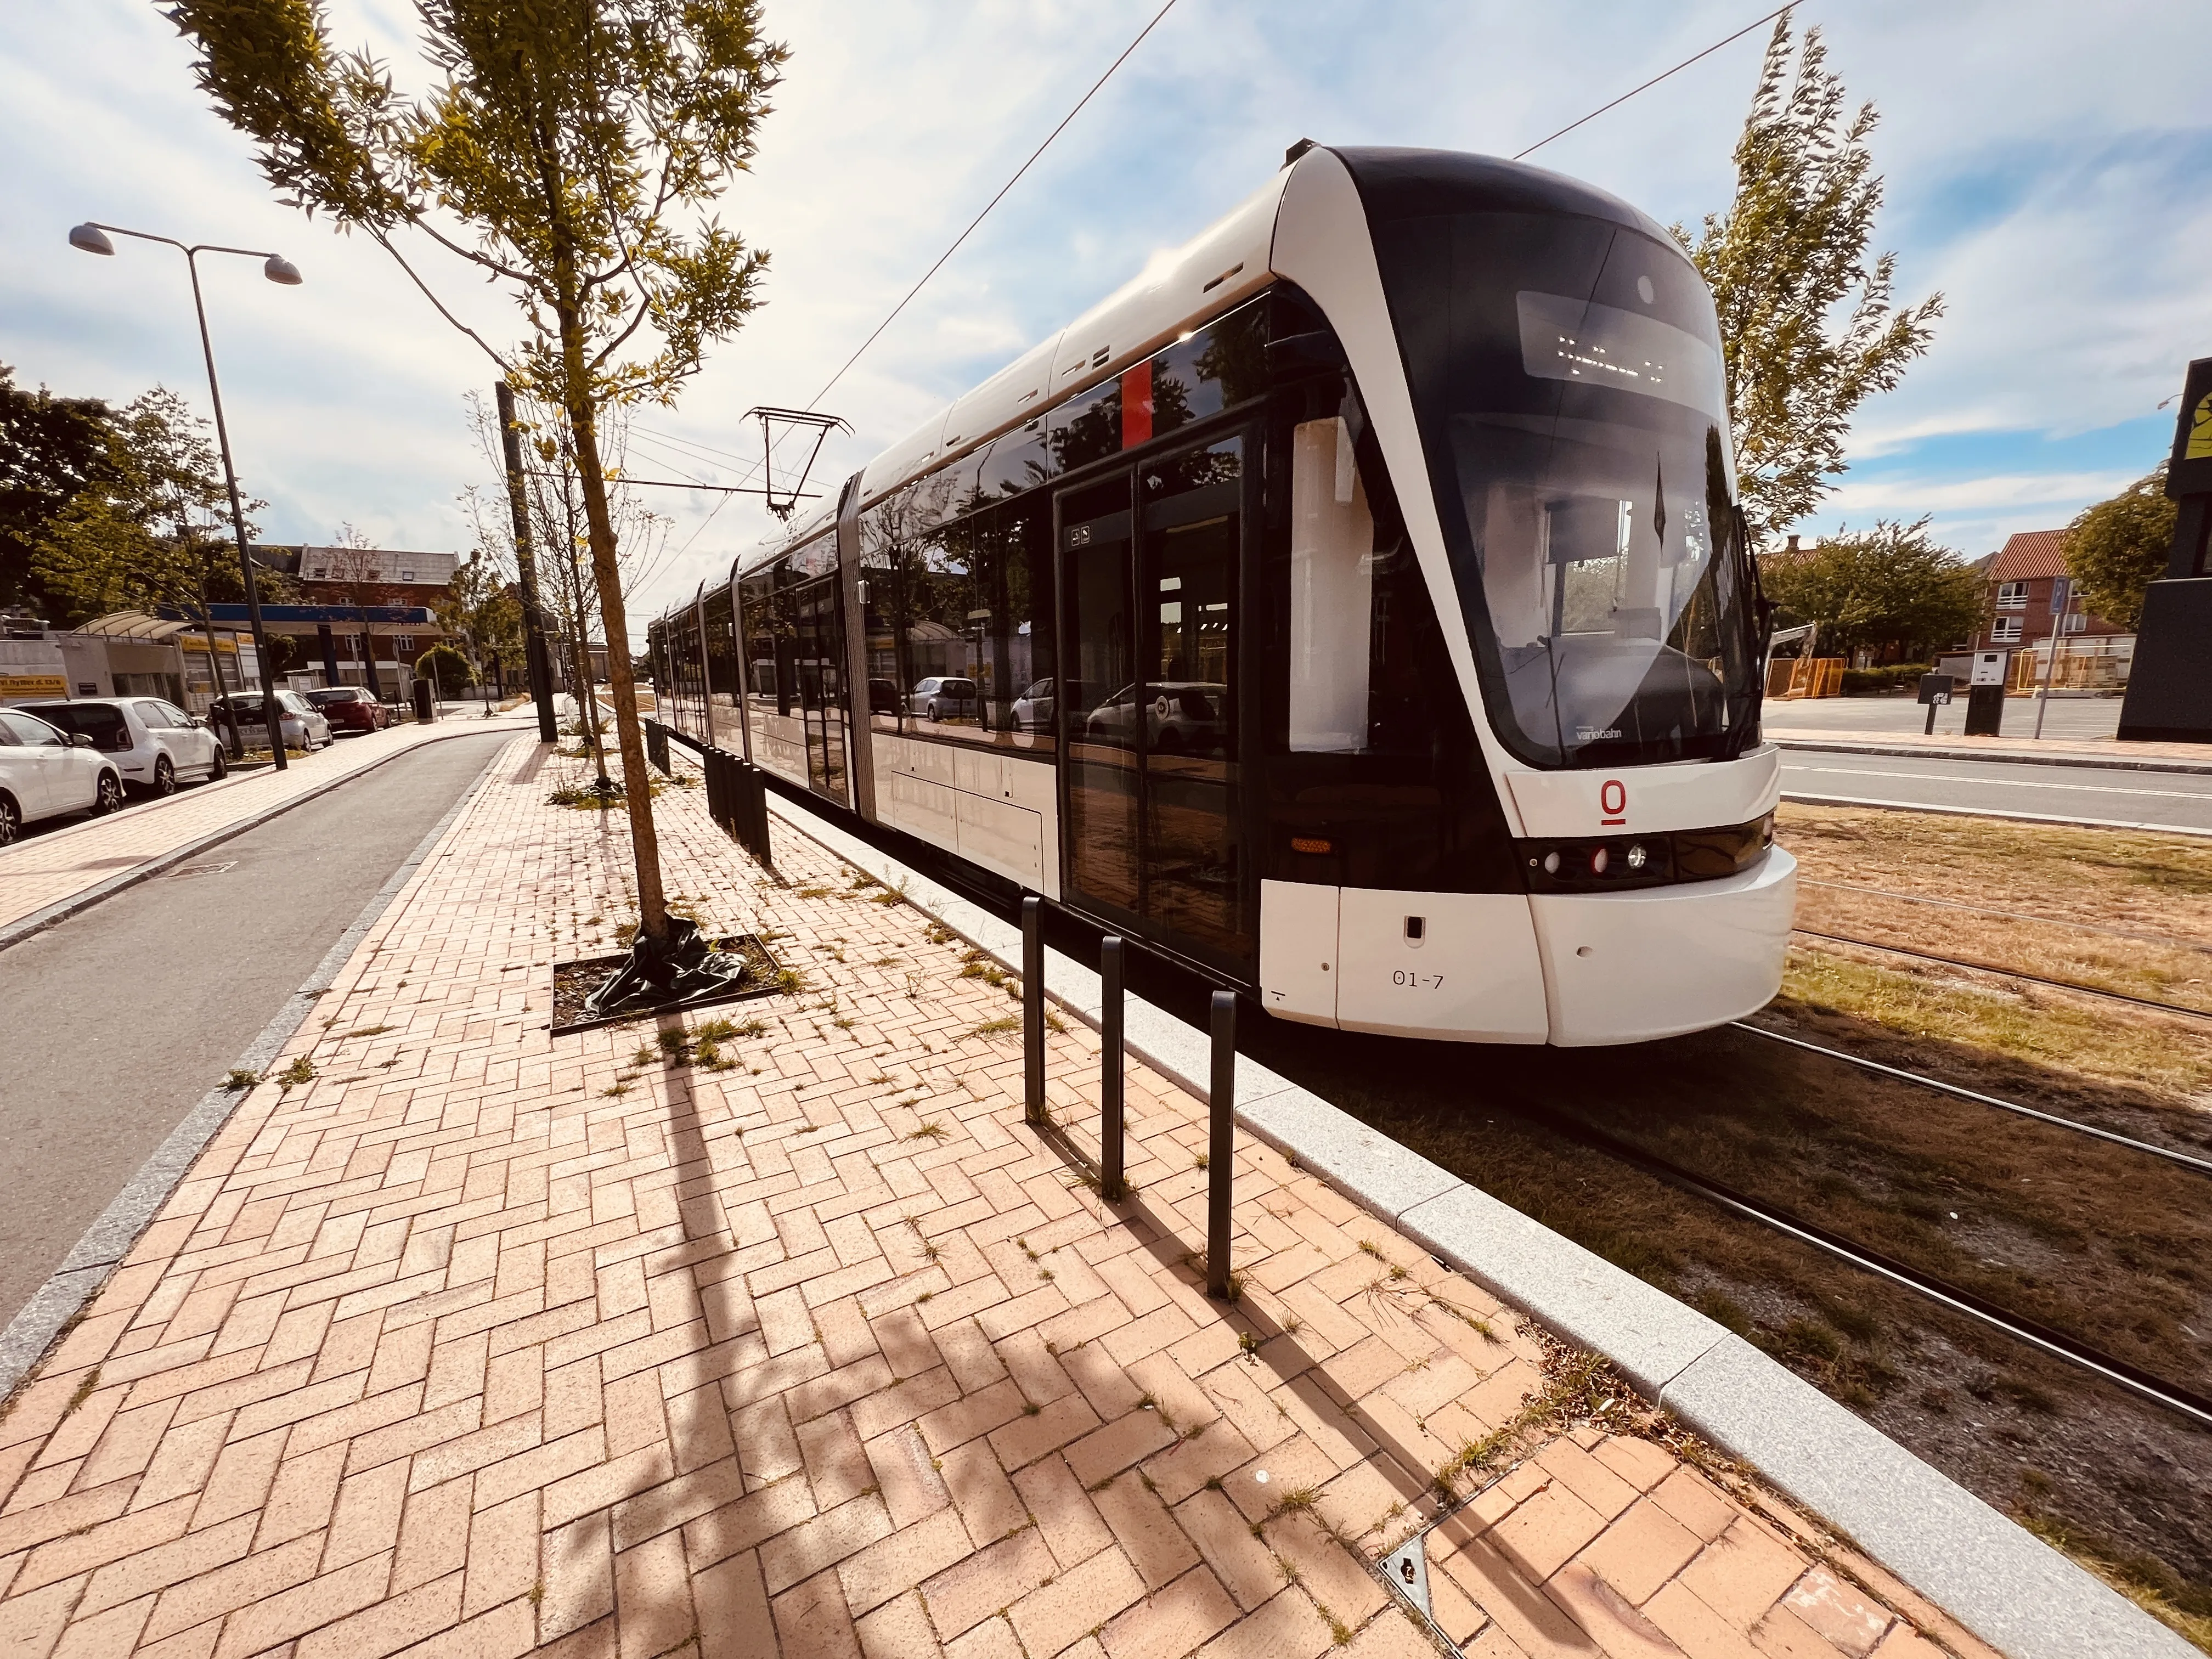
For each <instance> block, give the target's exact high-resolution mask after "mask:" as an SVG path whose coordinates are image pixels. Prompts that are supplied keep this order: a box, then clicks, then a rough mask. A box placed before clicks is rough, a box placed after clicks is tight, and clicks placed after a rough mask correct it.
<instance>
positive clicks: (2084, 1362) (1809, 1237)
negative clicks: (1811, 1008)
mask: <svg viewBox="0 0 2212 1659" xmlns="http://www.w3.org/2000/svg"><path fill="white" fill-rule="evenodd" d="M1754 1029H1755V1028H1754ZM1770 1035H1771V1034H1770ZM1507 1109H1508V1110H1510V1111H1512V1112H1514V1113H1516V1115H1521V1116H1524V1117H1529V1118H1533V1119H1534V1120H1536V1121H1539V1122H1542V1123H1545V1124H1547V1125H1548V1126H1549V1127H1553V1128H1554V1129H1556V1130H1558V1131H1559V1133H1563V1134H1565V1135H1567V1136H1569V1137H1570V1138H1571V1139H1577V1140H1580V1141H1582V1142H1583V1143H1584V1144H1585V1145H1587V1146H1594V1147H1595V1148H1597V1149H1598V1150H1599V1151H1601V1152H1606V1153H1607V1154H1608V1155H1609V1156H1611V1157H1614V1158H1619V1159H1620V1160H1621V1162H1623V1163H1625V1164H1633V1165H1635V1166H1636V1167H1637V1168H1638V1169H1640V1170H1644V1171H1645V1172H1646V1173H1647V1174H1650V1175H1653V1176H1658V1177H1659V1178H1660V1179H1661V1180H1662V1181H1665V1182H1668V1183H1669V1184H1670V1185H1672V1186H1675V1187H1679V1188H1682V1189H1683V1190H1684V1191H1685V1192H1688V1193H1691V1194H1695V1195H1696V1196H1698V1197H1699V1198H1702V1199H1705V1200H1707V1201H1708V1202H1710V1203H1712V1204H1716V1205H1718V1206H1720V1207H1721V1208H1723V1209H1725V1210H1727V1211H1729V1212H1731V1213H1732V1214H1735V1215H1739V1216H1741V1217H1743V1218H1745V1219H1747V1220H1749V1221H1754V1222H1757V1223H1758V1224H1759V1225H1761V1226H1764V1227H1767V1228H1771V1230H1773V1231H1776V1232H1779V1233H1782V1234H1784V1235H1786V1236H1787V1237H1791V1238H1795V1239H1796V1240H1797V1241H1798V1242H1799V1243H1802V1244H1808V1245H1810V1246H1811V1247H1813V1248H1814V1249H1817V1250H1820V1251H1822V1252H1824V1253H1826V1255H1832V1256H1834V1257H1835V1258H1837V1259H1838V1261H1845V1262H1848V1263H1849V1264H1850V1265H1851V1266H1852V1267H1857V1268H1859V1269H1861V1270H1862V1271H1863V1272H1866V1273H1873V1274H1875V1276H1876V1277H1878V1278H1881V1279H1887V1280H1889V1281H1890V1283H1892V1284H1893V1285H1899V1286H1900V1287H1901V1288H1903V1289H1905V1290H1908V1291H1912V1292H1913V1293H1914V1294H1915V1295H1917V1296H1920V1297H1925V1298H1926V1299H1927V1300H1929V1301H1930V1302H1935V1303H1938V1304H1941V1305H1942V1306H1944V1307H1947V1308H1949V1309H1951V1310H1953V1311H1954V1312H1955V1313H1961V1314H1964V1315H1966V1316H1967V1317H1969V1318H1971V1319H1976V1320H1978V1321H1980V1322H1982V1323H1983V1324H1985V1325H1988V1326H1990V1327H1991V1328H1995V1329H1996V1330H1999V1331H2002V1332H2003V1333H2004V1334H2006V1335H2007V1336H2009V1337H2012V1338H2014V1339H2015V1340H2018V1341H2021V1342H2025V1343H2027V1344H2028V1345H2029V1346H2032V1347H2034V1348H2038V1349H2040V1350H2041V1351H2042V1352H2045V1353H2047V1354H2050V1355H2051V1356H2052V1357H2053V1358H2057V1359H2060V1360H2063V1361H2065V1362H2066V1363H2067V1364H2070V1365H2074V1366H2076V1367H2078V1368H2080V1369H2081V1370H2087V1371H2090V1372H2093V1373H2094V1374H2095V1375H2097V1376H2101V1377H2103V1378H2104V1379H2105V1380H2106V1382H2108V1383H2113V1384H2115V1385H2117V1386H2118V1387H2119V1388H2122V1389H2126V1390H2127V1391H2128V1392H2129V1393H2130V1394H2132V1395H2136V1396H2137V1397H2138V1398H2140V1399H2142V1400H2147V1401H2150V1402H2151V1403H2152V1404H2153V1405H2156V1406H2161V1407H2165V1408H2166V1410H2168V1411H2171V1412H2173V1413H2177V1414H2179V1415H2180V1416H2183V1417H2186V1418H2188V1419H2191V1420H2192V1421H2194V1422H2196V1423H2197V1424H2198V1425H2202V1426H2203V1427H2207V1428H2212V1399H2208V1398H2206V1397H2205V1396H2204V1395H2200V1394H2197V1392H2195V1391H2194V1390H2193V1389H2185V1388H2182V1387H2179V1385H2177V1384H2175V1383H2169V1382H2167V1381H2166V1380H2165V1379H2164V1378H2163V1377H2160V1376H2156V1375H2154V1373H2152V1372H2149V1371H2147V1370H2143V1369H2142V1367H2141V1366H2138V1365H2136V1364H2131V1363H2130V1361H2128V1360H2124V1359H2122V1358H2118V1357H2117V1356H2115V1355H2112V1354H2108V1353H2106V1352H2104V1351H2103V1350H2102V1349H2100V1348H2098V1347H2095V1346H2092V1345H2091V1344H2089V1343H2087V1342H2083V1341H2081V1340H2079V1339H2078V1338H2075V1337H2072V1336H2069V1335H2068V1334H2066V1333H2065V1332H2063V1331H2061V1330H2057V1329H2055V1328H2052V1327H2051V1326H2048V1325H2045V1324H2043V1323H2042V1322H2039V1321H2037V1320H2033V1319H2030V1318H2028V1317H2027V1316H2024V1315H2021V1314H2017V1313H2013V1312H2009V1311H2008V1310H2005V1309H2003V1308H2001V1307H1999V1306H1998V1305H1997V1304H1996V1303H1993V1302H1991V1301H1990V1300H1989V1299H1988V1298H1987V1297H1983V1296H1980V1295H1978V1294H1977V1293H1976V1292H1974V1291H1970V1290H1967V1289H1966V1288H1965V1287H1964V1286H1962V1285H1954V1284H1951V1283H1950V1282H1949V1281H1948V1280H1946V1279H1938V1278H1936V1276H1935V1275H1934V1274H1932V1273H1922V1272H1921V1271H1920V1270H1918V1269H1917V1268H1915V1267H1908V1266H1906V1265H1905V1263H1904V1262H1902V1261H1898V1260H1897V1259H1896V1258H1895V1257H1893V1256H1889V1255H1884V1254H1883V1253H1882V1252H1881V1251H1879V1250H1875V1249H1869V1247H1867V1246H1866V1245H1863V1244H1860V1243H1855V1242H1854V1241H1852V1240H1850V1239H1847V1238H1844V1237H1842V1236H1841V1235H1839V1234H1837V1233H1832V1232H1830V1231H1828V1230H1827V1229H1826V1228H1825V1227H1822V1226H1820V1225H1819V1224H1818V1223H1816V1222H1811V1221H1807V1220H1805V1219H1803V1218H1801V1217H1797V1216H1793V1215H1791V1214H1790V1213H1789V1212H1786V1211H1783V1210H1778V1209H1775V1208H1773V1207H1772V1206H1768V1205H1765V1204H1762V1203H1760V1202H1759V1200H1756V1199H1753V1198H1751V1197H1749V1196H1748V1195H1747V1194H1743V1193H1741V1192H1738V1191H1736V1190H1735V1188H1731V1187H1728V1186H1725V1185H1723V1183H1721V1182H1717V1181H1714V1180H1712V1179H1711V1177H1709V1176H1700V1175H1696V1174H1693V1173H1692V1172H1691V1171H1690V1170H1685V1169H1683V1168H1682V1167H1681V1166H1680V1164H1674V1163H1673V1162H1671V1161H1670V1160H1668V1159H1667V1158H1661V1157H1659V1156H1658V1155H1657V1154H1656V1153H1654V1152H1645V1151H1644V1149H1643V1148H1642V1147H1640V1146H1634V1145H1632V1144H1631V1143H1629V1142H1627V1141H1624V1140H1621V1139H1618V1138H1616V1137H1614V1136H1613V1135H1610V1134H1607V1133H1606V1132H1605V1131H1604V1130H1602V1129H1598V1128H1594V1127H1591V1126H1590V1125H1589V1124H1587V1123H1584V1122H1583V1121H1582V1120H1580V1119H1579V1118H1577V1117H1574V1116H1572V1115H1569V1114H1566V1113H1563V1112H1556V1111H1553V1110H1551V1109H1547V1108H1545V1107H1540V1106H1512V1107H1508V1108H1507Z"/></svg>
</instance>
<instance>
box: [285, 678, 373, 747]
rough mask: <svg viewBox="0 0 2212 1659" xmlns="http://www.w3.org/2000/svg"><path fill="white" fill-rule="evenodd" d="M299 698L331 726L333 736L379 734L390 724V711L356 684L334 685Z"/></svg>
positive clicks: (303, 693)
mask: <svg viewBox="0 0 2212 1659" xmlns="http://www.w3.org/2000/svg"><path fill="white" fill-rule="evenodd" d="M300 695H301V696H303V697H305V698H307V702H308V703H309V705H310V706H311V707H313V708H314V709H315V711H316V712H317V713H319V714H321V715H322V717H323V718H324V719H325V720H328V721H329V722H330V723H331V733H332V735H333V736H335V735H336V734H337V733H338V732H376V731H380V730H382V729H383V728H384V727H385V726H389V725H391V724H392V712H391V711H390V710H389V709H387V708H385V706H384V705H383V704H382V703H380V702H377V700H376V699H375V698H374V697H372V696H369V695H368V691H367V690H364V689H363V688H362V687H361V686H358V685H334V686H331V688H330V689H328V690H322V691H303V692H301V694H300Z"/></svg>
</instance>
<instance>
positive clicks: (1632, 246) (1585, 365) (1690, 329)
mask: <svg viewBox="0 0 2212 1659" xmlns="http://www.w3.org/2000/svg"><path fill="white" fill-rule="evenodd" d="M1376 252H1377V255H1378V258H1379V261H1380V264H1381V267H1382V272H1383V283H1384V286H1385V288H1386V289H1387V290H1388V292H1389V298H1390V301H1391V310H1392V313H1393V315H1394V318H1395V322H1396V324H1397V327H1398V331H1399V335H1400V338H1401V343H1402V344H1403V346H1404V348H1405V352H1406V360H1407V374H1408V377H1409V379H1410V381H1411V384H1412V387H1413V400H1414V405H1415V410H1416V413H1417V415H1418V416H1419V421H1420V422H1421V426H1422V429H1423V438H1424V440H1425V447H1426V449H1427V452H1428V455H1429V464H1430V468H1431V474H1432V476H1433V477H1435V479H1436V483H1437V494H1438V495H1439V498H1440V499H1439V501H1438V506H1439V508H1440V510H1441V513H1442V515H1443V520H1444V529H1445V536H1446V539H1447V542H1448V543H1449V545H1450V548H1451V554H1452V560H1453V566H1454V574H1455V580H1456V582H1457V586H1458V588H1459V594H1460V601H1461V605H1462V610H1463V611H1464V612H1465V614H1466V617H1467V620H1468V629H1469V631H1470V633H1471V634H1472V635H1473V636H1474V642H1475V648H1476V658H1477V660H1478V663H1479V664H1480V669H1481V672H1482V678H1483V681H1484V692H1485V697H1486V701H1487V702H1488V703H1489V705H1490V714H1491V720H1492V724H1493V726H1495V727H1496V729H1497V731H1498V735H1499V737H1500V738H1501V739H1502V740H1503V741H1504V743H1505V744H1506V745H1507V747H1508V748H1510V750H1513V751H1514V752H1515V753H1516V755H1518V756H1520V757H1522V759H1524V760H1526V761H1528V762H1529V763H1531V764H1534V765H1537V766H1545V767H1581V766H1616V765H1622V764H1636V763H1650V762H1657V761H1672V760H1692V759H1712V758H1720V757H1726V756H1730V755H1734V754H1737V753H1740V752H1741V750H1743V749H1744V748H1745V747H1746V746H1747V745H1748V744H1750V743H1753V742H1755V741H1756V740H1757V729H1756V723H1757V708H1758V702H1757V683H1756V670H1757V663H1756V660H1755V652H1754V643H1753V629H1752V626H1751V623H1750V621H1749V617H1748V611H1749V609H1750V603H1751V596H1750V594H1749V592H1747V577H1746V573H1745V565H1744V561H1743V556H1742V553H1741V549H1740V548H1739V546H1738V537H1737V534H1736V530H1735V473H1734V469H1733V465H1732V462H1731V459H1730V456H1729V441H1728V414H1727V392H1726V389H1725V383H1724V380H1723V374H1722V370H1721V357H1720V345H1719V331H1718V329H1717V326H1716V324H1715V319H1714V314H1713V305H1712V301H1711V296H1710V295H1708V294H1707V292H1706V290H1705V284H1704V283H1703V282H1702V281H1700V280H1699V276H1698V275H1697V272H1696V270H1695V269H1694V268H1693V267H1692V265H1691V264H1690V263H1689V262H1688V261H1687V260H1686V258H1683V257H1682V255H1681V253H1680V252H1679V251H1678V250H1676V249H1675V248H1674V246H1671V245H1669V244H1667V243H1664V242H1662V241H1661V240H1656V239H1655V238H1654V237H1651V236H1650V235H1647V234H1644V233H1642V232H1639V231H1637V230H1633V229H1630V228H1626V227H1624V226H1621V225H1617V224H1610V223H1607V222H1603V221H1602V220H1600V219H1596V218H1592V217H1584V216H1579V215H1554V214H1535V213H1510V212H1473V213H1460V214H1450V213H1446V214H1441V215H1433V216H1421V217H1412V218H1406V219H1401V220H1399V221H1397V222H1395V223H1382V224H1377V225H1376Z"/></svg>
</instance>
